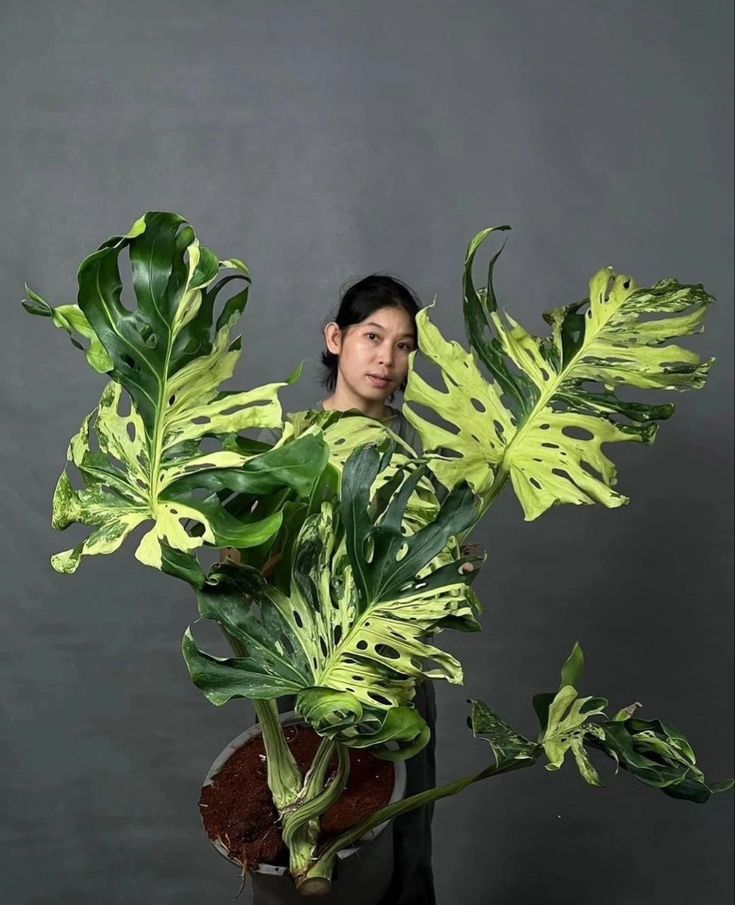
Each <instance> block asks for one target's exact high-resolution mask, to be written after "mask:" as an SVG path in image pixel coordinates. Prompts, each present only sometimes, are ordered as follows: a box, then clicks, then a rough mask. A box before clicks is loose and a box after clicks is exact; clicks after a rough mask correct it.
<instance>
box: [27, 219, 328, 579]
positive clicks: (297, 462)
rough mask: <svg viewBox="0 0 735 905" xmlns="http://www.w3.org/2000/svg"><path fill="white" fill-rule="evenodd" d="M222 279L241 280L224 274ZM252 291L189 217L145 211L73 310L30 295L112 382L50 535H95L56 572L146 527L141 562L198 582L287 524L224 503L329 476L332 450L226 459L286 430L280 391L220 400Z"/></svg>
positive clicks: (108, 246) (112, 243) (84, 431)
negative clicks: (122, 259)
mask: <svg viewBox="0 0 735 905" xmlns="http://www.w3.org/2000/svg"><path fill="white" fill-rule="evenodd" d="M125 249H127V251H128V252H129V255H130V264H131V269H132V282H133V288H134V291H135V299H136V303H137V304H135V305H134V306H131V305H129V304H128V305H126V304H124V303H123V301H122V282H121V277H120V271H119V263H118V259H119V256H120V254H121V252H122V251H123V250H125ZM228 270H229V271H234V273H230V274H227V275H223V271H228ZM230 284H233V285H234V286H235V287H236V288H237V289H238V291H237V292H236V293H235V294H234V295H232V296H231V297H230V298H229V299H228V300H227V302H226V303H225V304H224V306H222V307H221V311H220V313H219V315H218V316H217V318H216V320H215V302H217V298H218V296H219V294H220V292H221V291H222V289H224V288H225V287H226V286H228V285H230ZM249 284H250V275H249V273H248V269H247V267H246V266H245V264H244V263H243V262H242V261H239V260H234V259H233V260H226V261H220V260H219V258H218V257H217V256H216V255H215V254H214V253H213V252H212V251H210V250H209V249H208V248H205V247H204V246H202V245H200V244H199V242H198V240H197V238H196V235H195V233H194V230H193V229H192V227H191V226H190V225H189V224H188V223H187V222H186V221H185V220H184V219H183V218H182V217H180V216H179V215H177V214H171V213H148V214H146V215H145V216H144V217H142V218H141V219H139V220H138V221H136V223H135V224H134V225H133V227H132V229H131V230H130V231H129V232H128V233H127V234H126V235H124V236H117V237H114V238H112V239H110V240H108V241H107V242H105V243H104V244H103V245H102V246H101V247H100V248H99V250H98V251H96V252H95V253H94V254H92V255H90V256H89V257H88V258H86V259H85V260H84V261H83V262H82V265H81V267H80V269H79V299H78V300H79V304H78V306H72V305H66V306H61V307H60V308H57V309H54V308H51V307H50V306H49V305H47V304H46V302H44V301H43V300H42V299H41V298H40V296H38V295H36V294H35V293H29V294H30V296H31V300H32V302H29V303H27V304H26V308H27V309H28V310H29V311H31V312H32V313H34V314H40V315H46V316H51V317H52V318H53V320H54V323H56V325H57V326H60V327H62V328H63V329H65V330H67V332H70V333H71V334H72V337H73V338H74V337H75V336H79V337H82V338H86V339H88V340H89V346H88V348H87V358H88V360H89V362H90V364H91V365H92V367H94V368H95V369H96V370H98V371H103V372H107V373H108V374H109V376H110V377H111V381H110V383H109V384H108V385H107V386H106V387H105V390H104V392H103V394H102V398H101V400H100V404H99V406H98V408H97V409H96V410H95V411H94V412H92V413H91V414H90V415H89V416H88V417H87V418H86V419H85V420H84V422H83V424H82V427H81V429H80V431H79V433H78V434H77V435H76V436H75V437H74V438H73V439H72V440H71V443H70V445H69V451H68V460H69V462H70V463H71V464H72V465H73V466H75V468H76V469H77V471H78V473H79V475H80V477H81V481H82V484H83V486H82V487H81V489H77V488H75V487H74V485H73V483H72V480H71V478H70V476H69V474H68V473H67V472H66V471H65V472H64V473H63V474H62V476H61V478H60V479H59V482H58V485H57V488H56V492H55V495H54V503H53V525H54V527H56V528H59V529H63V528H66V527H67V526H68V525H70V524H72V523H74V522H80V523H83V524H85V525H91V526H93V527H94V531H93V532H92V533H91V534H90V535H89V536H88V537H87V538H86V539H85V540H83V541H82V542H81V543H80V544H79V545H78V546H76V547H74V548H73V549H71V550H66V551H64V552H63V553H59V554H57V555H56V556H54V557H53V559H52V563H53V566H54V568H55V569H57V570H58V571H60V572H73V571H74V570H75V569H76V568H77V567H78V565H79V562H80V559H81V557H82V556H85V555H90V554H97V553H111V552H113V551H114V550H116V549H118V548H119V547H120V545H121V544H122V542H123V541H124V540H125V538H126V537H127V536H128V535H129V534H130V532H131V531H133V530H134V529H135V528H136V527H137V526H139V525H142V524H144V523H148V522H152V523H153V524H152V525H151V527H150V529H149V530H148V531H147V533H146V534H145V535H144V536H143V537H142V539H141V540H140V543H139V545H138V548H137V550H136V556H137V558H138V559H139V560H141V561H142V562H144V563H146V564H148V565H151V566H154V567H156V568H160V569H163V570H165V571H168V572H171V573H173V574H176V575H179V576H180V577H183V578H186V579H187V580H190V581H193V582H194V583H195V584H199V583H201V582H202V581H203V579H204V576H203V574H202V573H201V569H200V568H199V565H198V563H197V560H196V557H195V556H194V555H193V551H194V550H195V549H196V548H197V547H199V546H201V545H202V544H204V543H209V544H213V545H216V546H218V547H224V546H228V545H233V546H238V547H247V546H252V545H257V544H261V543H263V542H264V541H265V540H267V539H268V538H269V537H271V536H272V535H273V534H274V533H275V532H276V531H277V530H278V528H279V526H280V524H281V518H282V516H281V514H280V513H278V512H274V513H271V514H269V515H268V516H267V517H265V518H261V517H260V515H259V514H256V515H252V516H250V517H247V516H246V517H241V518H235V517H233V516H232V515H231V514H230V513H229V512H228V511H227V510H226V509H225V508H224V507H223V506H222V505H221V504H220V499H219V497H218V495H217V492H219V491H222V490H223V488H230V489H237V490H239V491H240V492H246V491H252V492H258V493H268V492H269V491H270V490H272V489H273V488H274V487H277V486H283V485H286V486H296V487H298V488H299V489H301V490H303V491H304V492H307V491H308V487H309V486H310V485H311V484H312V483H313V482H314V481H315V479H316V478H317V477H318V475H319V474H320V473H321V470H322V469H323V468H324V465H325V463H326V457H327V452H326V448H325V447H324V444H323V442H322V441H321V440H320V438H318V437H310V438H308V439H306V438H305V442H303V443H301V444H293V445H292V447H291V448H289V449H288V450H282V451H280V452H274V453H265V454H264V455H261V456H252V455H251V456H247V455H244V454H243V453H242V452H238V451H232V450H230V449H225V448H222V441H223V440H224V438H226V437H228V436H230V435H232V434H235V433H237V432H238V431H242V430H245V429H247V428H278V427H280V425H281V407H280V403H279V401H278V398H277V391H278V389H279V387H282V386H284V384H283V383H274V384H269V385H266V386H262V387H258V388H256V389H254V390H249V391H247V392H227V391H222V390H221V389H220V387H221V385H222V383H223V382H224V381H226V380H227V379H228V378H230V377H231V376H232V374H233V371H234V368H235V365H236V363H237V360H238V358H239V356H240V339H239V338H236V339H233V338H232V336H231V332H232V328H233V326H234V324H235V323H236V321H237V320H238V319H239V318H240V316H241V315H242V312H243V309H244V307H245V304H246V301H247V296H248V288H249ZM75 342H76V343H77V344H79V343H78V341H77V340H76V339H75ZM205 438H206V439H208V440H209V441H210V443H209V447H212V446H216V442H215V443H212V441H217V440H219V441H220V448H219V449H217V448H215V449H213V450H212V449H211V448H208V449H206V450H205V449H203V448H202V441H204V440H205ZM185 523H191V524H194V525H195V526H197V529H198V530H195V531H191V530H187V527H188V525H187V524H185Z"/></svg>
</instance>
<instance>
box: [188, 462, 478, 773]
mask: <svg viewBox="0 0 735 905" xmlns="http://www.w3.org/2000/svg"><path fill="white" fill-rule="evenodd" d="M389 460H390V450H388V451H387V452H386V453H385V454H384V455H383V456H382V458H381V455H380V453H379V452H378V450H377V449H376V448H375V447H365V448H362V449H358V450H357V451H356V452H355V453H354V454H353V455H351V456H350V458H349V459H348V461H347V463H346V464H345V468H344V474H343V478H342V491H341V500H340V504H339V508H338V507H337V504H336V503H329V502H325V503H324V504H323V505H322V506H321V509H320V511H319V512H317V513H314V514H313V515H311V516H310V517H309V518H307V519H306V521H305V522H304V525H303V527H302V529H301V532H300V534H299V536H298V539H297V540H296V542H295V549H294V552H293V556H292V563H293V566H292V575H291V584H290V588H289V591H288V593H284V592H283V591H281V590H279V589H277V588H275V587H274V586H272V585H266V584H265V583H264V582H263V581H262V578H261V577H260V576H259V575H258V574H257V572H255V570H242V569H237V568H236V567H232V566H220V567H218V568H217V569H216V570H215V573H214V575H213V576H212V577H211V578H210V580H209V581H208V583H207V584H206V585H205V586H204V587H203V588H202V589H201V590H200V592H199V608H200V612H201V614H202V615H203V616H205V617H206V618H209V619H215V620H217V621H218V622H219V623H220V624H221V625H223V626H224V628H225V630H226V631H227V634H228V635H229V636H230V637H231V638H234V639H235V640H236V642H237V644H239V645H240V646H241V653H242V656H238V657H234V658H229V659H220V658H217V657H213V656H211V655H209V654H206V653H204V652H203V651H202V650H200V649H199V647H198V646H197V644H196V642H195V641H194V639H193V636H192V634H191V632H190V631H189V632H187V634H186V636H185V638H184V643H183V651H184V658H185V660H186V662H187V664H188V667H189V670H190V672H191V676H192V679H193V680H194V683H195V684H196V685H197V686H198V687H199V688H200V689H201V690H202V691H203V692H204V694H205V695H206V696H207V698H208V699H209V700H210V701H212V702H213V703H214V704H218V705H219V704H224V703H225V702H226V701H228V700H230V699H231V698H233V697H248V698H253V699H259V698H260V699H263V698H275V697H280V696H282V695H295V696H296V709H297V711H298V712H299V713H300V714H301V715H302V716H303V717H304V718H305V719H306V720H308V722H309V723H310V724H311V725H312V726H313V728H314V729H315V730H316V731H317V732H318V733H319V734H320V735H323V736H329V737H336V738H338V739H339V740H340V741H341V742H343V743H345V744H347V745H351V746H354V747H371V748H373V749H375V750H376V752H380V753H381V754H382V755H383V756H400V757H406V756H409V755H410V754H412V753H414V752H415V751H416V750H418V749H419V748H420V747H422V746H423V745H424V744H426V741H427V740H428V737H429V732H428V729H427V727H426V725H425V723H424V721H423V719H422V718H421V716H420V715H419V713H418V712H417V711H416V710H415V708H413V707H412V706H411V701H412V699H413V697H414V693H415V686H416V683H417V681H420V680H422V679H424V678H444V679H447V680H448V681H450V682H453V683H459V682H461V680H462V670H461V666H460V664H459V663H458V662H457V660H456V659H455V658H454V657H452V656H451V655H450V654H448V653H446V652H445V651H442V650H440V649H439V648H437V647H435V646H434V645H433V644H431V643H430V642H429V640H428V635H429V634H431V633H437V632H439V631H441V630H442V629H444V628H449V627H454V628H461V629H464V630H474V629H477V628H478V627H479V626H478V624H477V622H476V620H475V612H476V611H477V600H476V597H475V595H474V593H473V592H472V590H471V588H470V583H471V581H472V580H473V578H474V577H475V575H476V574H477V573H476V572H472V573H470V574H465V573H464V572H463V571H461V569H460V566H461V565H462V564H463V563H465V562H468V561H470V560H472V561H478V559H479V558H478V557H463V558H460V559H458V560H455V561H453V562H451V563H447V564H446V565H443V566H440V567H439V568H436V569H434V570H433V571H431V572H430V573H429V574H428V575H423V577H421V576H422V572H423V571H424V570H425V567H426V566H427V564H429V563H431V562H432V560H434V559H435V557H436V556H437V554H438V553H439V552H440V551H441V550H443V549H444V548H445V547H446V545H447V543H448V541H449V539H450V538H451V537H453V536H456V535H457V534H459V533H461V532H463V531H466V530H468V529H469V528H470V527H471V526H472V525H473V524H474V523H475V521H476V519H477V512H476V509H475V506H474V500H473V494H472V492H471V490H470V489H469V487H468V486H467V485H460V486H458V487H456V488H455V489H454V490H453V491H452V493H450V494H449V496H448V497H447V498H446V499H445V500H444V501H443V503H442V506H441V508H440V510H439V512H438V514H437V515H436V517H435V519H434V520H433V521H432V522H431V523H429V524H427V525H425V526H424V527H423V528H421V529H419V530H417V531H416V532H415V533H413V534H406V533H404V531H402V529H401V525H402V521H403V516H404V513H405V509H406V505H407V502H408V499H409V498H410V496H411V494H412V493H413V492H414V489H415V487H416V485H417V483H418V482H419V481H420V480H421V477H422V472H423V468H422V467H419V468H416V467H415V466H414V467H412V468H409V469H407V470H403V471H401V472H398V473H396V474H395V476H394V478H393V479H392V480H391V481H390V482H389V483H387V484H385V485H383V487H382V488H381V489H380V490H379V491H377V492H376V493H374V494H373V495H372V497H371V495H370V487H371V486H373V485H374V483H375V479H376V477H377V476H378V474H379V472H380V471H382V470H384V469H385V468H386V467H387V466H388V464H389ZM457 591H461V592H462V593H461V594H457ZM244 594H246V595H247V596H248V597H249V598H250V599H251V600H252V601H254V602H253V604H252V606H248V605H247V603H244V602H243V599H244V598H243V595H244ZM387 742H397V743H398V745H399V752H398V754H397V755H396V754H395V752H393V753H391V752H390V751H388V750H387V749H385V748H384V746H385V744H386V743H387Z"/></svg>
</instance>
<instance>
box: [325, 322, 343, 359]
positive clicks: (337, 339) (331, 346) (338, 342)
mask: <svg viewBox="0 0 735 905" xmlns="http://www.w3.org/2000/svg"><path fill="white" fill-rule="evenodd" d="M324 341H325V342H326V344H327V351H328V352H331V353H332V355H339V353H340V352H341V350H342V331H341V330H340V329H339V326H338V325H337V324H336V323H335V322H334V321H330V322H329V323H328V324H327V326H326V327H325V328H324Z"/></svg>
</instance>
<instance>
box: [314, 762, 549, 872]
mask: <svg viewBox="0 0 735 905" xmlns="http://www.w3.org/2000/svg"><path fill="white" fill-rule="evenodd" d="M534 763H535V759H532V758H524V759H523V760H515V761H511V762H509V763H505V764H503V766H501V767H497V766H496V767H488V768H487V769H485V770H483V771H482V772H481V773H477V774H475V775H474V776H468V777H465V778H464V779H458V780H456V781H455V782H451V783H448V784H447V785H444V786H437V787H436V788H433V789H427V790H426V791H425V792H419V793H418V794H417V795H411V796H410V797H409V798H404V799H402V800H401V801H396V802H394V803H393V804H389V805H387V806H386V807H384V808H382V809H381V810H380V811H376V812H375V813H374V814H372V815H371V816H370V817H367V818H366V819H365V820H363V821H362V822H361V823H358V824H357V826H355V827H353V828H352V829H351V830H348V831H347V832H346V833H343V834H342V835H341V836H338V837H337V838H336V839H334V840H332V842H330V843H329V845H327V846H326V847H325V848H324V849H323V850H322V851H321V852H320V853H319V858H318V859H317V860H316V861H315V862H314V864H313V865H312V867H310V868H309V869H308V871H307V873H306V876H307V877H308V878H314V879H317V878H322V877H326V878H329V877H331V875H332V871H333V870H334V859H335V858H336V856H337V852H339V851H340V850H341V849H343V848H347V847H348V846H350V845H352V844H353V843H354V842H357V841H358V839H361V838H362V837H363V836H364V835H365V834H366V833H368V832H369V831H370V830H372V829H375V827H376V826H380V824H381V823H384V822H385V821H386V820H393V819H394V818H395V817H399V816H400V815H401V814H405V813H406V812H407V811H412V810H414V808H420V807H421V806H422V805H425V804H429V803H430V802H432V801H438V800H439V799H440V798H447V797H448V796H450V795H456V794H457V793H458V792H461V791H462V789H465V788H466V787H467V786H469V785H472V783H475V782H479V781H480V780H481V779H487V778H489V777H490V776H499V775H500V774H501V773H510V772H512V771H513V770H520V769H521V768H522V767H530V766H532V765H533V764H534Z"/></svg>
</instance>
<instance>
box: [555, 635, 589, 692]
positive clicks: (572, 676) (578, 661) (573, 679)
mask: <svg viewBox="0 0 735 905" xmlns="http://www.w3.org/2000/svg"><path fill="white" fill-rule="evenodd" d="M583 669H584V653H583V651H582V648H581V647H580V645H579V642H578V641H575V642H574V647H573V648H572V652H571V653H570V654H569V656H568V657H567V659H566V660H565V661H564V665H563V666H562V668H561V685H560V686H559V688H563V687H564V686H565V685H574V687H575V688H576V687H578V686H579V683H580V681H581V679H582V671H583Z"/></svg>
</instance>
